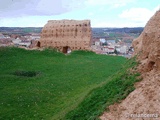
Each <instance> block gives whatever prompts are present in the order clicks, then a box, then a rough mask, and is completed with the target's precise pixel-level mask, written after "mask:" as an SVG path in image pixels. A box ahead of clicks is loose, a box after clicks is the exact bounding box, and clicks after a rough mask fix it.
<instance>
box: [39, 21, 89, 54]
mask: <svg viewBox="0 0 160 120" xmlns="http://www.w3.org/2000/svg"><path fill="white" fill-rule="evenodd" d="M90 44H91V26H90V20H50V21H48V23H47V24H46V25H45V26H44V28H43V29H42V33H41V39H40V41H39V43H38V45H37V46H39V47H53V48H57V49H59V50H60V51H62V52H64V53H65V52H66V51H67V49H68V48H69V49H71V50H80V49H82V50H90Z"/></svg>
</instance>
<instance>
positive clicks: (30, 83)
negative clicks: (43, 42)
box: [0, 48, 135, 120]
mask: <svg viewBox="0 0 160 120" xmlns="http://www.w3.org/2000/svg"><path fill="white" fill-rule="evenodd" d="M125 63H126V59H125V58H123V57H118V56H106V55H97V54H95V53H92V52H87V51H75V52H73V53H71V54H70V55H64V54H62V53H58V52H56V51H55V50H49V49H47V50H44V51H27V50H24V49H19V48H0V96H1V98H0V119H7V120H8V119H23V120H25V119H26V120H28V119H35V120H36V119H37V120H39V119H49V120H50V119H53V120H58V119H70V120H76V119H81V120H82V119H84V120H85V119H88V118H90V117H91V119H95V118H97V116H98V115H99V114H100V113H101V112H102V110H104V106H106V104H105V103H106V101H107V98H106V97H105V98H103V101H101V100H102V99H101V100H100V101H99V99H97V97H98V96H99V94H100V93H101V95H100V96H102V94H104V92H102V91H101V90H103V89H104V88H106V87H104V86H106V85H107V84H108V83H110V81H112V78H114V76H115V75H116V74H117V75H116V76H118V77H121V78H122V75H123V74H124V73H125V71H124V70H122V69H124V67H123V68H122V65H123V66H124V64H125ZM125 69H126V68H125ZM119 70H121V71H123V72H121V74H120V73H117V72H118V71H119ZM126 76H127V75H126ZM118 77H115V78H114V79H118ZM123 77H124V76H123ZM114 79H113V82H114V81H115V80H114ZM132 79H135V78H132ZM128 81H129V82H128V83H127V82H126V84H127V85H126V87H124V88H123V89H122V92H123V93H124V94H125V95H122V96H123V98H124V97H125V96H126V95H127V94H128V93H129V92H128V91H132V90H133V87H130V86H132V85H133V82H135V81H133V82H130V79H128ZM116 83H117V82H116ZM110 84H113V85H112V86H114V83H110ZM120 84H121V83H120ZM120 84H119V83H118V85H120ZM102 86H103V87H102ZM128 87H129V88H131V89H129V90H128ZM113 88H115V87H113ZM99 89H101V90H100V92H98V93H96V91H97V90H98V91H99ZM110 89H111V88H110V87H109V88H107V90H110ZM126 89H127V90H128V91H126ZM125 91H126V92H125ZM94 92H95V93H96V95H98V96H95V97H94V95H92V94H95V93H94ZM119 93H120V95H121V92H119ZM115 94H117V93H116V92H115ZM104 95H105V94H104ZM113 96H114V94H113ZM100 98H101V97H100ZM94 99H97V100H98V101H97V102H99V103H97V104H98V105H97V104H96V100H94ZM113 99H114V98H113ZM117 100H119V99H114V100H113V101H117ZM86 101H88V102H89V103H91V104H90V105H91V106H93V108H94V110H92V112H93V114H94V115H92V114H87V112H86V110H88V109H89V107H91V106H88V109H87V108H85V107H84V108H82V106H84V104H85V103H87V104H88V102H86ZM94 101H95V102H94ZM92 102H93V103H92ZM110 104H111V102H110ZM94 105H95V107H94ZM100 105H102V106H101V108H102V109H101V110H98V109H99V108H100ZM96 106H98V107H96ZM86 107H87V105H86ZM82 109H83V110H82ZM84 109H85V110H84ZM96 109H97V111H98V112H96V113H94V112H95V111H96ZM85 112H86V116H85V115H84V113H85ZM77 114H79V116H81V115H82V116H81V117H77V116H76V115H77ZM83 116H84V118H82V117H83Z"/></svg>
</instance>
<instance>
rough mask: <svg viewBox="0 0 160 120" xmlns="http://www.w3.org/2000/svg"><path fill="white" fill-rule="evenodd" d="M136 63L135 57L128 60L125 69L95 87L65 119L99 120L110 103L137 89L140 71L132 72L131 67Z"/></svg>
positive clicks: (118, 100)
mask: <svg viewBox="0 0 160 120" xmlns="http://www.w3.org/2000/svg"><path fill="white" fill-rule="evenodd" d="M136 64H137V63H136V62H135V60H134V58H133V59H131V60H129V61H127V62H126V64H125V65H124V66H123V69H121V70H120V71H119V72H117V73H116V74H115V75H114V76H112V77H110V78H108V80H107V82H106V83H104V84H102V85H101V86H99V87H97V88H95V89H93V90H92V91H91V92H90V93H89V94H88V95H87V96H86V97H85V99H84V100H83V102H81V103H80V104H79V105H78V107H76V108H75V109H74V110H72V111H71V112H69V113H68V114H67V115H66V117H65V119H67V120H96V119H97V120H98V119H99V116H100V115H101V114H102V113H103V112H104V111H105V110H108V107H109V105H111V104H114V103H116V102H120V101H121V100H123V99H124V98H125V97H126V96H127V95H128V94H129V93H130V92H132V91H133V90H134V89H135V88H134V83H135V82H137V81H139V80H140V79H138V78H137V76H139V73H131V72H130V71H129V69H130V68H132V69H134V68H135V66H136ZM106 108H107V109H106Z"/></svg>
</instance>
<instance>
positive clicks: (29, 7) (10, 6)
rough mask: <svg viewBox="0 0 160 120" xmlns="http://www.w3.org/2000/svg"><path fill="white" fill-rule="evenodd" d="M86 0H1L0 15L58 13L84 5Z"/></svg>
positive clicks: (16, 15) (15, 15) (18, 15)
mask: <svg viewBox="0 0 160 120" xmlns="http://www.w3.org/2000/svg"><path fill="white" fill-rule="evenodd" d="M84 1H85V0H79V2H77V1H76V0H3V1H2V0H1V2H0V17H20V16H26V15H28V16H34V15H38V16H39V15H46V16H47V15H57V14H62V13H66V12H68V11H72V10H75V9H77V8H81V7H84V4H83V3H84Z"/></svg>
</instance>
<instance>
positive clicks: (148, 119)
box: [100, 10, 160, 120]
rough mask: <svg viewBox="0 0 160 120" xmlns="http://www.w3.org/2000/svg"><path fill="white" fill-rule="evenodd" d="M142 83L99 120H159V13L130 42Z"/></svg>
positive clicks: (112, 106)
mask: <svg viewBox="0 0 160 120" xmlns="http://www.w3.org/2000/svg"><path fill="white" fill-rule="evenodd" d="M133 47H134V50H135V52H134V55H137V60H138V61H139V62H140V64H139V66H138V70H139V72H141V76H142V78H143V80H142V81H141V82H139V83H136V84H135V87H136V89H135V90H134V91H133V92H131V93H130V94H129V95H128V96H127V98H126V99H125V100H123V101H122V102H121V103H120V104H115V105H111V106H109V110H110V111H109V112H104V114H103V115H102V116H101V117H100V118H101V119H102V120H160V107H159V106H160V10H159V11H157V12H156V13H155V15H154V16H153V17H152V18H151V19H150V20H149V21H148V23H147V24H146V26H145V28H144V31H143V32H142V34H141V35H140V36H139V37H138V38H137V39H135V40H134V41H133Z"/></svg>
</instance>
